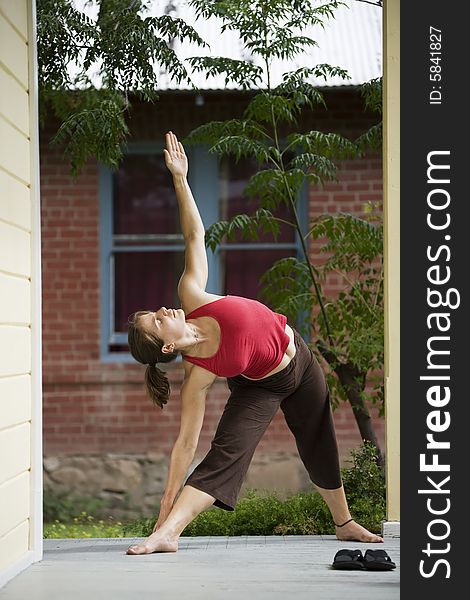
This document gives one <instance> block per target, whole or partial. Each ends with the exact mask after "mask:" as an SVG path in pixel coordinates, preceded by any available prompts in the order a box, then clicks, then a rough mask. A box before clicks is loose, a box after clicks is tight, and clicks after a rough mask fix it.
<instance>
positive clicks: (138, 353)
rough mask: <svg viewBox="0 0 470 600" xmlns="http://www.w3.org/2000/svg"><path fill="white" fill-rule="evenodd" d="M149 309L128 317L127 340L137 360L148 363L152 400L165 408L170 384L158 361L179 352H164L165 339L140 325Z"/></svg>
mask: <svg viewBox="0 0 470 600" xmlns="http://www.w3.org/2000/svg"><path fill="white" fill-rule="evenodd" d="M148 313H149V311H148V310H139V311H137V312H135V313H133V314H132V315H130V317H129V319H128V323H127V325H128V334H127V340H128V343H129V349H130V351H131V354H132V356H133V357H134V358H135V360H136V361H137V362H140V363H142V364H144V365H148V366H147V369H146V370H145V387H146V391H147V394H148V395H149V397H150V399H151V400H152V402H153V403H154V404H155V405H156V406H159V407H160V408H163V405H164V404H166V403H167V402H168V398H169V396H170V384H169V382H168V378H167V376H166V374H165V371H162V370H161V369H159V368H158V367H157V363H167V362H171V361H172V360H175V358H176V357H177V356H178V353H177V352H172V353H170V354H164V353H163V352H162V347H163V341H162V340H161V339H160V338H159V337H158V336H156V335H155V334H153V333H149V332H148V331H144V330H143V329H142V328H141V327H140V326H139V320H140V317H142V316H143V315H146V314H148Z"/></svg>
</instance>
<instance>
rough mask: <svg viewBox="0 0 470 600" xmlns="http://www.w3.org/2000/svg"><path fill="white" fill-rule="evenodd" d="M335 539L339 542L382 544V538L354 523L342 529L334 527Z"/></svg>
mask: <svg viewBox="0 0 470 600" xmlns="http://www.w3.org/2000/svg"><path fill="white" fill-rule="evenodd" d="M336 537H337V538H338V539H339V540H341V541H354V542H383V541H384V539H383V537H380V535H375V533H371V532H370V531H368V530H367V529H366V528H365V527H362V525H359V523H356V521H351V522H350V523H348V524H347V525H343V527H336Z"/></svg>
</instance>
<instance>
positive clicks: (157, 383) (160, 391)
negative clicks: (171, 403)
mask: <svg viewBox="0 0 470 600" xmlns="http://www.w3.org/2000/svg"><path fill="white" fill-rule="evenodd" d="M145 387H146V390H147V394H148V396H149V398H150V399H151V400H152V402H153V403H154V404H155V405H156V406H159V407H160V408H163V405H164V404H166V403H167V402H168V398H169V397H170V384H169V382H168V377H167V376H166V374H165V371H162V370H161V369H159V368H158V367H157V365H148V366H147V368H146V369H145Z"/></svg>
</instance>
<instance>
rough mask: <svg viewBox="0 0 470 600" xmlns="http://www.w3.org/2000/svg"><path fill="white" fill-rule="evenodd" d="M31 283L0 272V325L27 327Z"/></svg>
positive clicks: (29, 316) (29, 314) (29, 317)
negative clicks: (0, 292)
mask: <svg viewBox="0 0 470 600" xmlns="http://www.w3.org/2000/svg"><path fill="white" fill-rule="evenodd" d="M30 288H31V283H30V282H29V280H28V279H23V278H20V277H12V276H11V275H6V274H4V273H2V272H0V289H1V290H2V294H1V295H0V323H1V324H7V323H9V324H15V325H29V323H30V321H31V291H30Z"/></svg>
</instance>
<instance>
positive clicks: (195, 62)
mask: <svg viewBox="0 0 470 600" xmlns="http://www.w3.org/2000/svg"><path fill="white" fill-rule="evenodd" d="M187 60H188V62H189V63H190V65H191V66H192V68H193V69H194V70H195V71H206V72H207V75H208V76H216V75H224V74H225V85H228V83H229V82H234V83H236V84H238V85H239V86H240V87H241V88H242V89H244V90H247V89H250V88H251V87H253V86H255V85H256V84H257V83H259V82H260V81H261V78H262V74H263V70H262V69H261V67H258V66H256V65H252V64H250V63H248V62H246V61H243V60H234V59H231V58H222V57H212V56H193V57H191V58H188V59H187Z"/></svg>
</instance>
